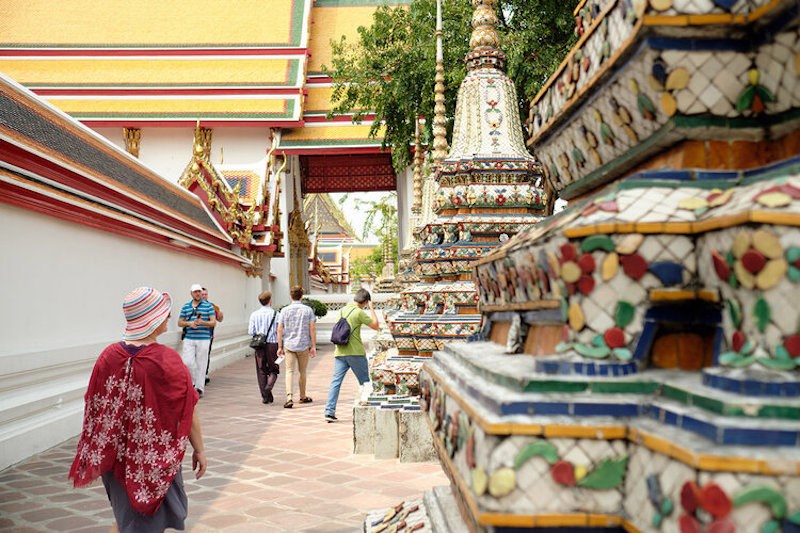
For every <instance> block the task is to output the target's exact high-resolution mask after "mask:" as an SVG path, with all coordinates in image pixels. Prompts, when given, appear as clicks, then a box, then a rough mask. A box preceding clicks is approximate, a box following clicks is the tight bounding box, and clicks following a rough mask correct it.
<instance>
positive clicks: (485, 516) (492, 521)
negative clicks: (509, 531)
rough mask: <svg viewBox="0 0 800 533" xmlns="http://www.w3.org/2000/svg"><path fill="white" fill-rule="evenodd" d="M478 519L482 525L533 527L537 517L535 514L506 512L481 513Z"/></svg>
mask: <svg viewBox="0 0 800 533" xmlns="http://www.w3.org/2000/svg"><path fill="white" fill-rule="evenodd" d="M478 521H479V522H480V523H481V524H482V525H492V526H497V527H533V526H534V525H535V524H536V517H535V516H533V515H514V514H505V513H481V514H480V516H479V517H478Z"/></svg>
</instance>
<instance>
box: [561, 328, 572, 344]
mask: <svg viewBox="0 0 800 533" xmlns="http://www.w3.org/2000/svg"><path fill="white" fill-rule="evenodd" d="M569 331H570V330H569V326H568V325H566V324H564V327H563V328H561V340H562V341H563V342H569Z"/></svg>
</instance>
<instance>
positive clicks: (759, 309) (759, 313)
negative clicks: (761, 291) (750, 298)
mask: <svg viewBox="0 0 800 533" xmlns="http://www.w3.org/2000/svg"><path fill="white" fill-rule="evenodd" d="M753 314H754V315H755V316H756V325H757V326H758V331H760V332H761V333H764V331H765V330H766V329H767V324H769V320H770V316H771V314H772V311H771V309H770V307H769V304H768V303H767V301H766V300H765V299H764V298H763V297H761V298H759V299H758V301H757V302H756V303H755V306H753Z"/></svg>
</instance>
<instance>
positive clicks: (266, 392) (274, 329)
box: [247, 291, 281, 403]
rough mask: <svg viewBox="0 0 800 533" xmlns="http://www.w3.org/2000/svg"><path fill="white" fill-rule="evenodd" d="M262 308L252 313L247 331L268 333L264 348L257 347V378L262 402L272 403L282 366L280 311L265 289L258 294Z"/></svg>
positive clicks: (256, 333)
mask: <svg viewBox="0 0 800 533" xmlns="http://www.w3.org/2000/svg"><path fill="white" fill-rule="evenodd" d="M258 301H259V302H260V303H261V308H260V309H256V310H255V311H253V313H252V314H251V315H250V324H249V325H248V327H247V333H248V334H249V335H250V336H251V337H252V336H253V335H266V336H267V345H266V346H264V347H263V348H256V349H255V350H256V356H255V359H256V379H258V390H259V392H260V393H261V403H272V402H273V401H274V398H273V396H272V387H274V386H275V382H276V381H277V380H278V374H280V371H281V367H280V366H279V365H278V364H277V362H276V360H277V359H278V324H277V321H276V320H277V318H278V312H277V311H275V310H274V309H273V308H272V306H271V305H270V304H271V303H272V293H271V292H269V291H264V292H262V293H261V294H259V295H258Z"/></svg>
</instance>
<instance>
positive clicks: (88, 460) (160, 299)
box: [69, 287, 206, 533]
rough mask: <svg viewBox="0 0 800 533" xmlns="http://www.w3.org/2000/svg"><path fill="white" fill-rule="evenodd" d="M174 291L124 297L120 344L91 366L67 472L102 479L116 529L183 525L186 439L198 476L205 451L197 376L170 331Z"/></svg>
mask: <svg viewBox="0 0 800 533" xmlns="http://www.w3.org/2000/svg"><path fill="white" fill-rule="evenodd" d="M171 307H172V300H171V299H170V297H169V294H167V293H162V292H159V291H157V290H156V289H152V288H150V287H140V288H138V289H135V290H134V291H133V292H131V293H130V294H128V296H126V297H125V300H124V301H123V303H122V310H123V313H124V314H125V320H126V321H127V325H126V326H125V331H124V333H123V335H122V341H121V342H116V343H114V344H111V345H109V346H108V347H106V349H105V350H103V352H102V353H101V354H100V357H98V359H97V361H96V362H95V365H94V370H92V377H91V379H90V380H89V386H88V388H87V390H86V396H85V402H86V405H85V408H84V414H83V429H82V430H81V436H80V440H79V441H78V449H77V453H76V454H75V460H74V461H73V462H72V467H71V468H70V471H69V477H70V479H72V480H73V482H74V485H75V487H84V486H86V485H88V484H90V483H92V482H93V481H94V480H96V479H97V478H102V480H103V485H105V488H106V494H107V495H108V500H109V502H110V503H111V509H112V510H113V512H114V520H115V522H114V524H113V525H112V526H111V531H112V532H118V531H121V532H122V533H139V532H141V531H164V530H165V529H166V528H174V529H180V530H182V529H184V526H185V524H184V521H185V520H186V515H187V508H188V499H187V497H186V492H185V491H184V488H183V475H182V474H181V464H182V462H183V455H184V453H185V452H186V444H187V440H188V442H190V443H191V444H192V449H193V451H192V470H194V471H195V477H196V478H197V479H200V478H201V477H203V474H205V472H206V455H205V447H204V446H203V434H202V431H201V428H200V416H199V415H198V412H197V409H195V407H196V404H197V399H198V395H197V392H196V391H195V390H194V388H193V387H192V377H191V376H190V375H189V371H188V370H187V369H186V365H184V364H183V362H182V361H181V356H180V355H178V352H176V351H175V350H173V349H172V348H168V347H166V346H163V345H161V344H158V343H157V342H156V339H157V338H158V336H159V335H161V334H162V333H164V332H165V331H167V325H168V323H167V319H168V318H169V316H170V308H171Z"/></svg>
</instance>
